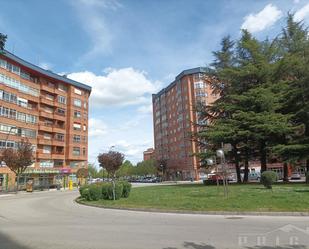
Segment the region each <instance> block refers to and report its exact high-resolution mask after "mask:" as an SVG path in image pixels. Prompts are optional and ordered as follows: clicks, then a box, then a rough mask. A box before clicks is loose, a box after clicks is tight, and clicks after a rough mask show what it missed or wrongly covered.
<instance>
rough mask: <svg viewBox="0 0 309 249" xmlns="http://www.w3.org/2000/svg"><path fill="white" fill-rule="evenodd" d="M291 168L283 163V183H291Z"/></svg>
mask: <svg viewBox="0 0 309 249" xmlns="http://www.w3.org/2000/svg"><path fill="white" fill-rule="evenodd" d="M288 171H289V168H288V164H287V163H283V182H289V174H288V173H289V172H288Z"/></svg>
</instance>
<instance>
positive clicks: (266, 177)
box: [261, 171, 278, 189]
mask: <svg viewBox="0 0 309 249" xmlns="http://www.w3.org/2000/svg"><path fill="white" fill-rule="evenodd" d="M276 181H278V174H277V173H276V172H274V171H264V172H263V173H262V175H261V183H262V184H263V185H264V186H265V188H269V189H272V184H273V183H274V182H276Z"/></svg>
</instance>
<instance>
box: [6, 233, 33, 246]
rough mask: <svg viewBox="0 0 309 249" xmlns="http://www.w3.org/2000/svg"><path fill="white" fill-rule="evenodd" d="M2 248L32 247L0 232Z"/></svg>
mask: <svg viewBox="0 0 309 249" xmlns="http://www.w3.org/2000/svg"><path fill="white" fill-rule="evenodd" d="M0 248H1V249H2V248H3V249H30V248H29V247H27V246H23V245H21V244H19V243H17V242H16V241H14V240H13V239H12V238H10V237H9V236H7V235H5V234H3V233H0Z"/></svg>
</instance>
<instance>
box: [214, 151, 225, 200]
mask: <svg viewBox="0 0 309 249" xmlns="http://www.w3.org/2000/svg"><path fill="white" fill-rule="evenodd" d="M216 154H217V156H218V157H220V159H221V169H222V172H223V187H224V196H225V197H227V195H228V190H227V178H226V168H225V156H224V151H223V149H219V150H217V151H216Z"/></svg>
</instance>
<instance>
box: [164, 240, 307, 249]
mask: <svg viewBox="0 0 309 249" xmlns="http://www.w3.org/2000/svg"><path fill="white" fill-rule="evenodd" d="M181 248H186V249H216V247H214V246H211V245H206V244H204V243H201V244H197V243H195V242H188V241H185V242H184V243H183V245H182V246H181V247H164V248H162V249H181ZM244 248H247V249H306V248H307V246H305V245H286V246H253V247H244ZM218 249H219V248H218Z"/></svg>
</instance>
